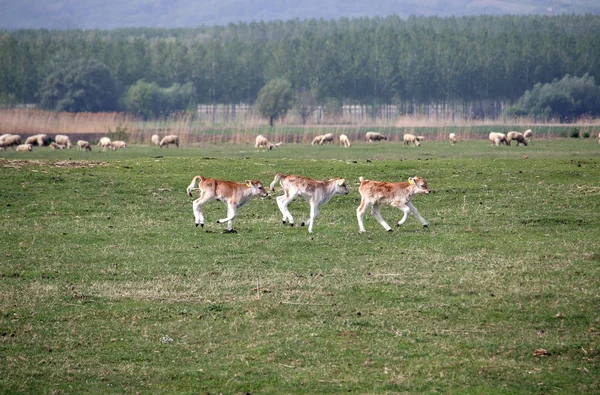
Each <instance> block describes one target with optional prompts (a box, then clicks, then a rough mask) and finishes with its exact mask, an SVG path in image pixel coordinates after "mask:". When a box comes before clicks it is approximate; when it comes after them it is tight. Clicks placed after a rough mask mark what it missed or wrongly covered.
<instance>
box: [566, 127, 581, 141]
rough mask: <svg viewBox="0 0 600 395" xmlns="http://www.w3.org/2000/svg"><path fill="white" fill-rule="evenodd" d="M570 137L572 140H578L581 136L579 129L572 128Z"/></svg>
mask: <svg viewBox="0 0 600 395" xmlns="http://www.w3.org/2000/svg"><path fill="white" fill-rule="evenodd" d="M569 136H570V137H571V138H575V139H578V138H579V137H580V136H581V132H580V131H579V128H578V127H577V126H573V127H572V128H571V130H570V131H569Z"/></svg>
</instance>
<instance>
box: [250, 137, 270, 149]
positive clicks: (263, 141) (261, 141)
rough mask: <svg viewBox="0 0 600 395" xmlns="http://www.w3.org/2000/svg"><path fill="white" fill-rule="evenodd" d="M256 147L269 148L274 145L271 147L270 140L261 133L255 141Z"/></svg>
mask: <svg viewBox="0 0 600 395" xmlns="http://www.w3.org/2000/svg"><path fill="white" fill-rule="evenodd" d="M254 147H256V148H269V149H271V148H272V147H269V140H267V138H266V137H265V136H263V135H262V134H259V135H258V136H256V140H255V141H254Z"/></svg>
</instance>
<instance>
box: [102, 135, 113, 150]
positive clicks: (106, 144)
mask: <svg viewBox="0 0 600 395" xmlns="http://www.w3.org/2000/svg"><path fill="white" fill-rule="evenodd" d="M98 147H101V148H102V151H106V149H107V148H110V149H112V150H113V151H114V150H115V149H116V148H115V147H113V145H112V141H110V138H108V137H102V138H101V139H100V141H98Z"/></svg>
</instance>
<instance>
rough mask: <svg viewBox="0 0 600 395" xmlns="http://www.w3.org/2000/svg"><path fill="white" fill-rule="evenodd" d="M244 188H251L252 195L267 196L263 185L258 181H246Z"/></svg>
mask: <svg viewBox="0 0 600 395" xmlns="http://www.w3.org/2000/svg"><path fill="white" fill-rule="evenodd" d="M246 186H247V187H248V188H252V192H251V193H252V195H255V196H261V197H265V196H268V195H269V194H268V193H267V190H266V189H265V187H264V186H263V184H262V183H261V182H260V181H258V180H246Z"/></svg>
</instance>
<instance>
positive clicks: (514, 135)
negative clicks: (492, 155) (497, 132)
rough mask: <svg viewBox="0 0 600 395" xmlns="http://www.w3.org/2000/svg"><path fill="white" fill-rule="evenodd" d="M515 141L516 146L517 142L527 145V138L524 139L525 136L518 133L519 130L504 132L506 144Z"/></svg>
mask: <svg viewBox="0 0 600 395" xmlns="http://www.w3.org/2000/svg"><path fill="white" fill-rule="evenodd" d="M513 140H514V141H516V142H517V146H518V145H519V144H523V145H525V146H527V140H525V137H524V136H523V134H521V133H519V132H508V133H507V134H506V141H507V142H508V145H510V143H511V141H513Z"/></svg>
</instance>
